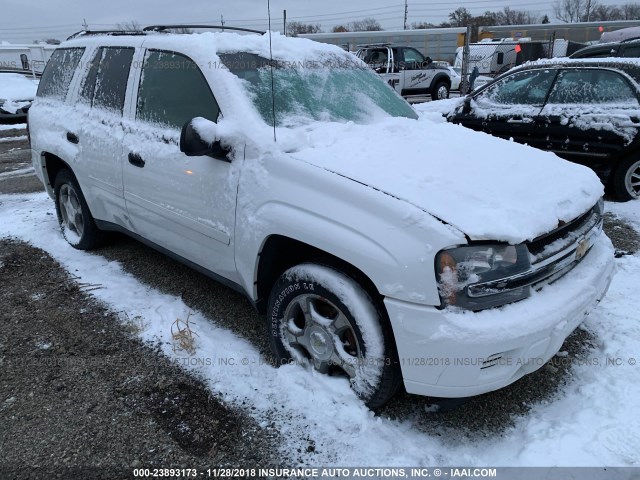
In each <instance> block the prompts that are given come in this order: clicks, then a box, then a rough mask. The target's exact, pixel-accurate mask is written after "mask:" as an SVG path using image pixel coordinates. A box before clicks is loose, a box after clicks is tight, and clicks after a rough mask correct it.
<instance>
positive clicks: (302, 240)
mask: <svg viewBox="0 0 640 480" xmlns="http://www.w3.org/2000/svg"><path fill="white" fill-rule="evenodd" d="M270 59H271V60H270ZM274 123H275V126H274ZM29 127H30V136H31V147H32V152H33V165H34V167H35V170H36V172H37V174H38V176H39V178H40V179H41V180H42V182H43V183H44V185H45V187H46V189H47V191H48V193H49V195H51V197H52V198H53V199H54V200H55V205H56V209H57V212H58V218H59V221H60V225H61V227H62V233H63V235H64V237H65V238H66V239H67V241H68V242H69V243H70V244H71V245H72V246H73V247H76V248H80V249H90V248H93V247H95V246H97V245H99V243H100V241H101V239H102V232H104V231H108V230H117V231H122V232H126V233H127V234H129V235H131V236H133V237H135V238H137V239H139V240H140V241H143V242H145V243H147V244H149V245H151V246H153V247H155V248H158V249H159V250H161V251H163V252H166V253H167V254H169V255H171V256H173V257H175V258H177V259H179V260H181V261H183V262H185V263H187V264H189V265H191V266H192V267H194V268H195V269H197V270H199V271H202V272H205V273H206V274H208V275H210V276H211V277H213V278H215V279H217V280H219V281H221V282H223V283H225V284H226V285H229V286H230V287H232V288H234V289H237V290H239V291H241V292H243V293H244V294H245V295H246V296H247V297H248V298H249V299H250V300H251V301H252V302H253V303H254V304H255V306H256V308H257V310H258V311H259V312H261V313H263V314H265V315H266V327H267V334H268V336H269V338H270V341H271V345H272V347H273V352H274V354H275V356H276V357H277V359H278V361H280V362H291V361H293V362H296V363H298V362H299V363H302V364H305V365H307V366H309V368H315V369H316V370H318V371H320V372H323V373H328V374H333V375H338V376H343V377H346V378H348V379H349V381H350V382H351V385H352V386H353V388H354V390H355V391H356V392H357V393H358V394H359V395H360V396H361V397H362V398H363V399H364V400H365V401H366V402H367V404H368V405H369V406H370V407H372V408H375V407H377V406H379V405H381V404H383V403H384V402H385V401H387V400H388V399H389V398H390V397H391V396H392V395H393V394H394V392H395V391H396V389H397V388H398V387H399V385H400V383H401V382H403V383H404V387H405V388H406V390H407V392H409V393H413V394H420V395H430V396H435V397H465V396H470V395H477V394H481V393H484V392H488V391H491V390H495V389H498V388H501V387H503V386H505V385H508V384H510V383H512V382H514V381H515V380H517V379H518V378H520V377H522V376H523V375H525V374H527V373H529V372H532V371H534V370H536V369H537V368H539V367H540V366H541V365H542V364H543V363H544V362H546V361H547V360H548V359H549V358H551V357H552V356H553V355H554V354H555V353H556V352H557V351H558V350H559V348H560V346H561V345H562V343H563V341H564V339H565V338H566V337H567V336H568V335H569V333H571V332H572V331H573V330H574V329H575V328H576V326H577V325H578V324H580V323H581V321H582V320H583V318H584V315H585V314H587V313H588V312H589V311H590V309H591V308H592V307H593V306H594V305H595V304H596V303H597V301H599V299H600V298H601V297H602V296H603V295H604V293H605V291H606V289H607V286H608V285H609V282H610V280H611V276H612V274H613V261H612V259H613V251H612V247H611V243H610V241H609V239H608V238H607V237H606V236H605V235H603V234H601V227H602V218H601V214H602V204H601V201H600V200H599V199H600V197H601V195H602V186H601V184H600V182H599V180H598V178H597V177H596V176H595V175H594V174H593V173H592V172H591V171H590V170H588V169H586V168H583V167H581V166H578V165H574V164H571V163H568V162H564V161H562V160H559V159H558V158H557V157H555V156H554V155H552V154H548V153H544V152H540V151H537V150H534V149H530V148H528V147H525V146H522V145H518V144H513V143H509V142H505V141H503V140H499V139H495V138H492V137H489V136H486V135H483V134H478V133H476V132H472V131H469V130H467V129H464V128H462V127H458V126H454V125H450V124H446V123H432V122H431V121H429V120H428V119H427V118H418V115H417V114H416V112H415V111H414V110H413V109H412V108H411V107H410V106H409V105H408V104H407V103H406V102H405V101H404V100H403V99H402V98H401V97H400V96H399V95H398V94H397V93H396V92H395V91H393V89H391V88H390V87H389V86H388V85H387V84H386V83H385V82H384V81H383V80H381V79H380V77H379V76H378V75H376V74H375V73H374V72H373V71H371V70H370V69H368V68H367V67H366V65H365V64H364V63H362V62H360V61H359V60H358V59H355V58H354V57H353V56H352V55H350V54H348V53H346V52H343V51H342V50H341V49H339V48H337V47H333V46H330V45H324V44H320V43H315V42H312V41H310V40H306V39H297V38H287V37H283V36H280V35H277V34H273V36H272V38H269V35H245V34H237V33H229V32H227V31H225V32H224V33H202V34H175V33H166V32H164V29H163V28H162V27H156V28H148V29H147V31H145V32H141V33H139V34H130V35H122V34H120V35H117V34H113V35H109V34H89V33H85V34H81V35H78V36H76V38H73V39H71V40H69V41H67V42H65V43H64V44H63V45H61V46H60V48H58V49H57V50H56V51H55V52H54V53H53V55H52V57H51V60H50V61H49V63H48V65H47V67H46V69H45V71H44V74H43V76H42V80H41V82H40V87H39V91H38V95H37V98H36V100H35V101H34V103H33V106H32V107H31V110H30V112H29ZM167 274H170V272H168V273H167Z"/></svg>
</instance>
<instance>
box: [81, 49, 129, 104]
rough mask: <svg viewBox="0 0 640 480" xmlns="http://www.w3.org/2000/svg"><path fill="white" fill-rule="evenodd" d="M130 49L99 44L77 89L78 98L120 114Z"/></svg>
mask: <svg viewBox="0 0 640 480" xmlns="http://www.w3.org/2000/svg"><path fill="white" fill-rule="evenodd" d="M133 53H134V49H133V48H121V47H102V48H99V49H98V51H97V52H96V55H95V57H94V58H93V60H92V62H91V65H90V66H89V71H88V73H87V76H86V77H85V79H84V82H83V84H82V88H81V89H80V99H81V100H82V101H85V102H86V103H88V104H89V105H91V106H93V107H97V108H105V109H107V110H111V111H113V112H115V113H119V114H122V110H123V108H124V99H125V94H126V92H127V79H128V78H129V70H130V68H131V60H132V59H133Z"/></svg>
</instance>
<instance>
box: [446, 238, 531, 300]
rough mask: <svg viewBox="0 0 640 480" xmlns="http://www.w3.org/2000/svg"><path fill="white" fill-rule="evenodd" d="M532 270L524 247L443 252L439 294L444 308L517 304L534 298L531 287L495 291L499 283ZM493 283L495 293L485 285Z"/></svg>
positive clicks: (460, 249) (502, 246)
mask: <svg viewBox="0 0 640 480" xmlns="http://www.w3.org/2000/svg"><path fill="white" fill-rule="evenodd" d="M530 267H531V262H530V260H529V251H528V250H527V247H526V246H524V245H515V246H514V245H472V246H466V247H458V248H452V249H449V250H443V251H441V252H440V253H438V255H437V256H436V274H437V280H438V291H439V293H440V298H441V300H442V303H443V305H452V306H456V307H461V308H465V309H469V310H483V309H485V308H493V307H498V306H500V305H505V304H507V303H511V302H516V301H518V300H522V299H524V298H527V297H528V296H529V295H530V287H529V286H521V287H516V288H511V287H509V288H507V285H506V284H507V282H505V285H504V286H505V288H500V285H501V284H500V283H498V284H497V285H498V288H495V285H496V283H495V282H496V281H499V280H501V279H503V278H504V279H507V278H509V277H512V276H514V275H518V274H522V273H525V272H527V271H528V270H529V269H530ZM485 282H492V285H494V287H492V288H491V289H487V288H483V287H482V285H481V284H483V283H485Z"/></svg>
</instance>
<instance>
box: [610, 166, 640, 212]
mask: <svg viewBox="0 0 640 480" xmlns="http://www.w3.org/2000/svg"><path fill="white" fill-rule="evenodd" d="M612 186H613V192H614V194H615V196H616V198H617V199H618V200H621V201H623V202H626V201H627V200H633V199H634V198H640V158H638V156H637V155H636V156H635V157H632V158H627V159H625V160H622V161H621V162H620V163H619V164H618V166H617V167H616V168H615V170H614V171H613V181H612Z"/></svg>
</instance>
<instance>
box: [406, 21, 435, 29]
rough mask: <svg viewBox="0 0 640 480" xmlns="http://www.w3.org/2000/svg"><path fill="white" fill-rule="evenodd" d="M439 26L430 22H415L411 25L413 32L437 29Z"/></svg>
mask: <svg viewBox="0 0 640 480" xmlns="http://www.w3.org/2000/svg"><path fill="white" fill-rule="evenodd" d="M436 26H437V25H434V24H433V23H429V22H413V23H412V24H411V30H420V29H424V28H436Z"/></svg>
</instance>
